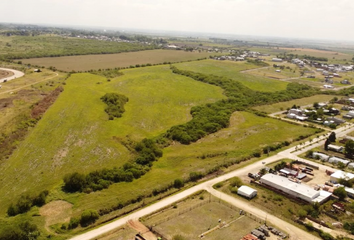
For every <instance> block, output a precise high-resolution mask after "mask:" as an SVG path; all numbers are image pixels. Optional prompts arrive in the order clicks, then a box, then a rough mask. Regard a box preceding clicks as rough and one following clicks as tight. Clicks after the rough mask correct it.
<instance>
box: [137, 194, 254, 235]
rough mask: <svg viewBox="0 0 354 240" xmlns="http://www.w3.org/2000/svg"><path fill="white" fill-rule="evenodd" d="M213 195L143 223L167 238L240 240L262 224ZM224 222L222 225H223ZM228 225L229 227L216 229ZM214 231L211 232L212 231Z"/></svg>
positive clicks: (198, 197)
mask: <svg viewBox="0 0 354 240" xmlns="http://www.w3.org/2000/svg"><path fill="white" fill-rule="evenodd" d="M209 200H210V199H209V194H208V193H204V194H203V193H202V194H201V195H199V196H198V195H197V196H195V197H194V198H189V199H187V200H184V201H183V202H180V203H178V204H176V205H174V207H171V208H168V209H166V210H164V211H163V212H159V213H157V214H153V215H152V216H150V217H146V218H144V219H146V220H144V221H143V223H144V224H146V225H148V226H153V229H154V230H155V231H157V232H158V233H160V234H161V235H163V236H164V237H165V238H167V239H172V238H173V236H176V235H182V236H183V237H185V238H186V239H200V235H201V234H203V235H204V237H203V239H225V240H227V239H230V240H231V239H240V238H242V237H243V236H244V235H246V234H248V233H250V232H251V231H252V230H253V229H254V228H256V227H258V226H259V225H261V224H260V223H258V222H256V221H255V220H253V219H251V218H249V217H247V216H244V215H240V213H239V209H237V208H235V207H231V206H229V205H228V204H225V203H221V202H218V201H217V199H214V197H212V199H211V201H209ZM219 220H220V223H219ZM226 224H229V225H227V226H226V227H221V228H218V229H217V228H216V227H218V226H223V225H226ZM213 228H216V229H215V230H214V231H211V232H210V233H207V232H208V231H209V230H211V229H213Z"/></svg>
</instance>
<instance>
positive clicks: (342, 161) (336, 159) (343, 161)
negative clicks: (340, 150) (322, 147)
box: [328, 157, 350, 166]
mask: <svg viewBox="0 0 354 240" xmlns="http://www.w3.org/2000/svg"><path fill="white" fill-rule="evenodd" d="M328 162H329V163H334V164H338V163H339V162H341V163H343V164H344V165H345V166H347V165H348V163H350V161H348V160H345V159H342V158H339V157H330V158H329V159H328Z"/></svg>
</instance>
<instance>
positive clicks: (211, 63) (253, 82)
mask: <svg viewBox="0 0 354 240" xmlns="http://www.w3.org/2000/svg"><path fill="white" fill-rule="evenodd" d="M175 66H176V67H177V68H179V69H182V70H189V71H194V72H200V73H203V74H212V75H217V76H224V77H227V78H230V79H234V80H237V81H239V82H241V83H242V84H244V85H245V86H247V87H249V88H251V89H253V90H257V91H264V92H267V91H269V92H274V91H279V90H284V89H286V86H287V84H288V83H286V82H282V81H278V80H273V79H270V78H265V77H263V76H252V75H250V74H247V73H241V71H244V70H248V69H256V68H260V67H259V66H256V65H254V64H252V63H247V62H230V61H217V60H203V61H196V62H189V63H179V64H175Z"/></svg>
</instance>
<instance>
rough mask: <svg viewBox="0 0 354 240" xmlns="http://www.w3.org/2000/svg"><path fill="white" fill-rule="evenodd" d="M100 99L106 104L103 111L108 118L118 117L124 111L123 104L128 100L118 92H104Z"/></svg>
mask: <svg viewBox="0 0 354 240" xmlns="http://www.w3.org/2000/svg"><path fill="white" fill-rule="evenodd" d="M101 100H102V101H103V102H104V103H105V104H107V107H106V109H105V112H106V113H107V114H108V116H109V120H113V119H114V118H119V117H121V116H122V114H123V113H124V112H125V109H124V105H125V104H126V103H127V102H128V101H129V99H128V98H127V97H126V96H124V95H121V94H118V93H106V94H105V95H104V96H103V97H101Z"/></svg>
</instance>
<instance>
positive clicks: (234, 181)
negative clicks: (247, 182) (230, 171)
mask: <svg viewBox="0 0 354 240" xmlns="http://www.w3.org/2000/svg"><path fill="white" fill-rule="evenodd" d="M230 185H231V186H233V187H241V186H242V185H243V182H242V180H241V179H240V178H239V177H233V178H231V179H230Z"/></svg>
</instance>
